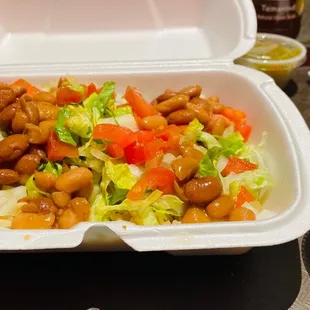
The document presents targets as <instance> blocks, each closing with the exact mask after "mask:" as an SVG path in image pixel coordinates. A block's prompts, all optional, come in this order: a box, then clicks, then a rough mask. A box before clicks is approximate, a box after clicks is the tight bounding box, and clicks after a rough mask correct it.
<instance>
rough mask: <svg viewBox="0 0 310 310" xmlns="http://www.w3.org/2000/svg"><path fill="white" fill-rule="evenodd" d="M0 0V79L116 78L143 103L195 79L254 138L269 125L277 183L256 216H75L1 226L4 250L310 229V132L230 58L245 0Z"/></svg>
mask: <svg viewBox="0 0 310 310" xmlns="http://www.w3.org/2000/svg"><path fill="white" fill-rule="evenodd" d="M0 3H1V4H2V7H5V8H6V10H1V11H0V23H1V31H0V37H1V45H0V56H1V57H0V80H2V81H8V82H10V81H13V80H14V79H16V78H19V77H24V78H26V79H27V80H29V81H30V82H33V83H35V84H37V85H41V86H45V85H47V84H49V85H50V84H51V83H53V82H56V81H57V79H58V78H59V76H62V75H66V74H69V75H72V76H75V77H77V78H78V80H79V81H81V82H90V81H92V82H97V83H102V82H103V81H106V80H110V79H114V80H115V81H116V82H117V88H118V89H117V91H118V92H120V93H122V92H123V91H124V88H125V87H126V86H127V85H135V86H137V87H138V88H139V89H141V91H142V92H143V93H144V94H145V96H146V97H147V98H148V99H153V97H154V96H155V95H158V93H160V92H162V91H163V90H164V89H165V88H167V87H169V88H180V87H183V86H184V85H188V84H193V83H195V84H196V83H197V84H200V85H201V86H202V87H203V89H204V91H205V94H206V95H211V94H212V95H217V96H220V97H221V100H223V102H225V103H226V104H228V105H232V106H235V107H236V108H240V109H243V110H245V111H246V112H247V113H248V115H249V123H251V124H252V125H253V127H254V134H253V141H254V142H255V141H256V142H257V141H258V140H259V139H260V137H261V134H262V132H263V131H267V132H268V135H269V139H268V144H267V146H266V157H267V159H268V163H269V164H268V165H269V168H270V170H271V172H272V174H273V176H274V178H275V180H276V181H277V186H276V188H275V189H274V191H273V192H272V195H271V196H270V198H269V199H268V201H267V203H266V205H265V206H264V208H265V211H264V212H263V213H262V214H261V215H260V216H261V219H260V220H258V221H255V222H247V223H243V222H241V223H208V224H200V225H171V226H159V227H142V226H136V225H134V224H131V223H126V222H108V223H80V224H78V225H77V226H76V227H74V228H72V229H70V230H48V231H40V230H32V231H29V230H28V231H26V230H25V231H23V230H14V231H13V230H1V231H0V250H40V249H62V250H63V249H73V248H74V249H77V250H79V249H81V250H84V249H103V250H119V249H134V250H137V251H157V250H165V251H171V252H172V253H175V254H179V253H184V252H183V251H184V250H186V251H187V252H186V253H189V254H191V253H195V254H199V253H204V254H205V253H207V254H219V253H220V254H237V253H244V252H245V251H247V250H248V249H249V248H251V247H253V246H263V245H273V244H278V243H283V242H286V241H290V240H292V239H294V238H297V237H299V236H300V235H302V234H303V233H304V232H306V231H307V230H308V229H309V228H310V206H309V205H308V201H309V198H310V194H308V193H307V190H308V188H309V184H310V180H309V178H310V177H309V176H308V173H307V172H309V171H310V162H309V161H310V159H309V158H307V156H306V155H305V154H307V153H309V151H310V138H309V131H308V128H307V126H306V125H305V122H304V120H303V119H302V117H301V115H300V114H299V113H298V111H297V109H296V108H295V106H294V105H293V103H292V102H291V101H290V99H289V98H288V97H287V96H286V95H285V94H284V93H283V92H282V91H281V90H280V89H279V88H278V87H277V86H276V85H275V84H274V82H273V81H272V80H271V79H270V78H269V77H268V76H266V75H264V74H262V73H260V72H256V71H254V70H251V69H248V68H244V67H241V66H237V65H233V64H232V59H233V58H236V57H239V56H241V55H242V54H244V53H245V52H247V51H248V50H249V49H250V48H251V47H252V46H253V44H254V42H255V37H256V18H255V12H254V8H253V4H252V2H251V0H212V1H210V0H208V1H204V0H192V1H185V2H183V3H181V2H179V1H176V0H170V1H164V0H148V1H143V0H133V1H121V0H115V1H113V2H108V1H99V0H97V1H96V0H91V1H88V2H87V11H86V8H85V3H83V5H81V2H80V1H76V2H75V1H73V0H54V1H52V0H46V1H40V0H28V1H21V0H2V1H1V0H0ZM136 6H138V7H139V10H137V9H136ZM29 8H31V10H28V9H29ZM33 8H36V9H35V10H34V9H33ZM72 8H74V9H72ZM99 8H100V9H99ZM69 9H71V11H70V10H69ZM68 10H69V11H70V12H71V13H70V14H68ZM85 12H86V13H85ZM13 13H14V16H15V18H14V20H15V21H14V20H13V19H12V18H11V17H10V16H12V14H13ZM116 13H118V14H119V15H117V14H116ZM16 20H18V23H16ZM21 25H22V28H21ZM103 61H104V62H103ZM200 250H202V252H200Z"/></svg>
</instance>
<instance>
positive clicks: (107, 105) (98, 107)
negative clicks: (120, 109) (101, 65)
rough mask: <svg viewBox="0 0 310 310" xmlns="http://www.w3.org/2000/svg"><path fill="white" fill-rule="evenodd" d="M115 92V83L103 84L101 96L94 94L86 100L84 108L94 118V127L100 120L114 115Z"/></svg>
mask: <svg viewBox="0 0 310 310" xmlns="http://www.w3.org/2000/svg"><path fill="white" fill-rule="evenodd" d="M114 91H115V82H113V81H110V82H106V83H104V84H103V86H102V90H101V92H100V94H97V93H93V94H91V95H90V96H89V97H88V98H87V99H86V100H84V102H83V105H84V107H85V108H86V109H87V110H88V112H89V113H90V114H91V115H92V116H93V120H92V121H93V125H96V124H97V121H98V119H99V118H103V117H105V116H113V115H114V110H115V102H114V99H113V93H114Z"/></svg>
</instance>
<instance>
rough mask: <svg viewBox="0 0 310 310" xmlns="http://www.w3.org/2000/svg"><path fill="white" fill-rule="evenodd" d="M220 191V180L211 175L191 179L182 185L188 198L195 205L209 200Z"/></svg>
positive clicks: (215, 196)
mask: <svg viewBox="0 0 310 310" xmlns="http://www.w3.org/2000/svg"><path fill="white" fill-rule="evenodd" d="M221 191H222V183H221V181H220V180H219V179H217V178H215V177H212V176H209V177H204V178H201V179H194V180H191V181H189V182H188V183H186V185H185V187H184V192H185V195H186V197H187V198H188V200H189V201H190V202H192V203H193V204H197V205H201V204H202V205H204V204H207V203H209V202H211V201H212V200H214V199H215V198H217V197H218V196H219V195H220V194H221Z"/></svg>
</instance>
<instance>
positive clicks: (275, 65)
mask: <svg viewBox="0 0 310 310" xmlns="http://www.w3.org/2000/svg"><path fill="white" fill-rule="evenodd" d="M257 39H258V40H264V39H266V40H270V41H275V42H279V43H282V44H283V43H284V44H287V45H289V46H292V47H294V48H298V49H300V54H298V55H297V56H295V57H292V58H288V59H281V60H268V59H254V58H250V57H248V56H247V55H248V54H246V55H244V56H242V57H240V58H238V59H237V60H236V61H235V63H236V64H240V65H243V66H246V67H249V68H253V69H257V70H260V71H262V72H264V73H266V74H268V75H269V76H271V77H272V78H273V79H274V80H275V82H276V83H277V85H278V86H279V87H281V88H284V87H285V86H286V85H287V83H288V82H289V80H290V78H291V76H292V73H293V71H294V70H295V69H296V68H298V67H300V66H301V65H303V64H304V63H305V61H306V55H307V49H306V47H305V46H304V45H303V44H302V43H300V42H298V41H297V40H294V39H292V38H289V37H286V36H281V35H277V34H270V33H258V34H257Z"/></svg>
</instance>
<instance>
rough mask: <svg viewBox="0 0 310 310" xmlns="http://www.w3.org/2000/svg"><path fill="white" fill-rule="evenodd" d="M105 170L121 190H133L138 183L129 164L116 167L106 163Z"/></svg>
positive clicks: (108, 162)
mask: <svg viewBox="0 0 310 310" xmlns="http://www.w3.org/2000/svg"><path fill="white" fill-rule="evenodd" d="M105 169H106V174H107V176H108V178H109V179H110V180H111V181H112V182H113V183H114V184H115V185H116V186H117V187H118V188H120V189H131V188H132V187H133V186H134V185H135V184H136V182H137V179H136V178H135V176H134V175H133V174H132V173H131V170H130V169H129V167H128V165H127V164H117V165H114V164H113V163H112V162H111V161H106V163H105Z"/></svg>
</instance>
